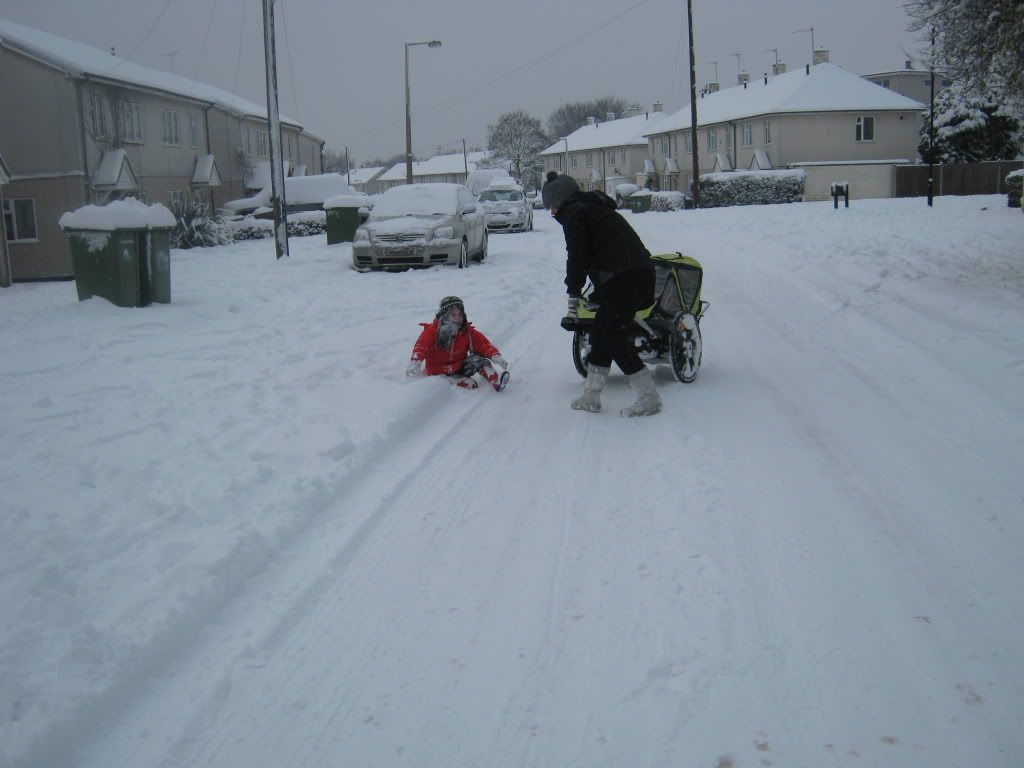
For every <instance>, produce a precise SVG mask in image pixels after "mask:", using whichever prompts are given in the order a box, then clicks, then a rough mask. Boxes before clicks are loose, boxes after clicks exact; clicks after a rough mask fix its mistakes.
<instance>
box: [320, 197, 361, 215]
mask: <svg viewBox="0 0 1024 768" xmlns="http://www.w3.org/2000/svg"><path fill="white" fill-rule="evenodd" d="M369 203H370V197H369V196H368V195H335V196H334V197H329V198H327V199H326V200H324V210H325V211H328V210H330V209H331V208H365V207H367V206H368V205H369Z"/></svg>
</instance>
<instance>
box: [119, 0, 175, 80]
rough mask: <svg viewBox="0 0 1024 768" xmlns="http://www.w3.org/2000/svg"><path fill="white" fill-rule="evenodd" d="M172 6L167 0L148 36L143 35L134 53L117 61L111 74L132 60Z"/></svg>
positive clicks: (148, 31) (133, 50)
mask: <svg viewBox="0 0 1024 768" xmlns="http://www.w3.org/2000/svg"><path fill="white" fill-rule="evenodd" d="M170 4H171V0H166V2H165V3H164V7H163V8H161V9H160V13H158V14H157V15H156V18H155V19H153V23H152V24H150V25H149V30H147V32H146V34H145V35H143V37H142V39H141V40H139V42H138V45H136V46H135V47H134V48H132V52H131V53H129V54H128V55H127V56H126V57H124V58H123V59H118V60H117V64H115V65H114V68H113V69H112V70H110V71H111V72H115V71H117V68H118V67H120V66H121V65H122V64H123V63H124V62H126V61H128V60H129V59H131V58H132V56H134V55H135V53H136V51H138V50H139V48H141V47H142V45H143V43H145V42H146V41H147V40H148V39H149V36H150V35H151V34H153V30H154V29H156V25H157V24H159V23H160V19H162V18H163V15H164V12H165V11H166V10H167V7H168V6H169V5H170Z"/></svg>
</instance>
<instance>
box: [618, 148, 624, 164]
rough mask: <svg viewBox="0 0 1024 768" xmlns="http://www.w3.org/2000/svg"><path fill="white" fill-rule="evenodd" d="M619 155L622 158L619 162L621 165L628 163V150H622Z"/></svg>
mask: <svg viewBox="0 0 1024 768" xmlns="http://www.w3.org/2000/svg"><path fill="white" fill-rule="evenodd" d="M619 154H620V155H621V156H622V159H621V160H619V162H620V163H625V162H626V150H624V149H623V150H620V152H619Z"/></svg>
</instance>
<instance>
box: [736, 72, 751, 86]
mask: <svg viewBox="0 0 1024 768" xmlns="http://www.w3.org/2000/svg"><path fill="white" fill-rule="evenodd" d="M749 82H750V75H749V74H747V73H746V72H740V73H739V74H738V75H736V83H737V85H744V86H745V85H746V84H747V83H749Z"/></svg>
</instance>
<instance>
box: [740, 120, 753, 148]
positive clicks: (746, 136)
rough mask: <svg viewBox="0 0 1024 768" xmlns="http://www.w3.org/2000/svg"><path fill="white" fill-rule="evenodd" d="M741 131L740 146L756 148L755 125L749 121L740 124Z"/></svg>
mask: <svg viewBox="0 0 1024 768" xmlns="http://www.w3.org/2000/svg"><path fill="white" fill-rule="evenodd" d="M740 131H741V132H740V142H741V144H740V146H742V147H752V146H754V124H753V123H752V122H750V121H749V120H748V121H747V122H745V123H740Z"/></svg>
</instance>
